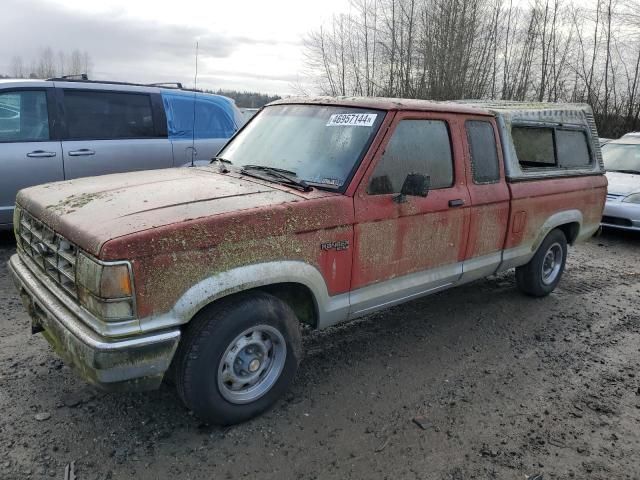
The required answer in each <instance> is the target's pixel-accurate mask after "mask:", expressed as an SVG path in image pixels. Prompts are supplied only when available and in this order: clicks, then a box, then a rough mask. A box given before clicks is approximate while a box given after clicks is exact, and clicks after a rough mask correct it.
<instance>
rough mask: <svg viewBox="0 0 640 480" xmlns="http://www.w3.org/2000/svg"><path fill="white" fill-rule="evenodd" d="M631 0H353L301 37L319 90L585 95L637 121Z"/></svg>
mask: <svg viewBox="0 0 640 480" xmlns="http://www.w3.org/2000/svg"><path fill="white" fill-rule="evenodd" d="M638 12H640V2H638V0H593V1H591V0H586V1H582V2H580V3H578V1H575V2H573V1H572V0H564V1H563V0H531V2H529V3H528V4H526V5H525V4H523V3H522V2H514V1H513V0H352V8H351V13H349V14H343V15H339V16H336V17H334V18H333V20H332V21H331V22H330V23H329V24H327V25H323V26H322V27H320V28H319V29H318V30H316V31H314V32H312V33H311V34H310V35H309V36H308V38H307V40H306V45H305V47H306V55H307V61H308V66H309V67H310V69H311V71H312V75H313V77H314V78H315V80H316V81H317V86H318V88H319V89H320V90H321V91H322V92H323V93H324V94H327V95H366V96H389V97H408V98H424V99H433V100H450V99H465V98H469V99H471V98H473V99H486V98H492V99H502V100H527V101H551V102H558V101H562V102H586V103H589V104H590V105H591V106H592V107H593V109H594V112H595V114H596V120H597V122H598V126H599V130H600V134H601V135H603V136H614V137H615V136H619V135H620V134H622V133H624V132H626V131H629V130H640V121H639V116H640V93H639V90H640V13H638Z"/></svg>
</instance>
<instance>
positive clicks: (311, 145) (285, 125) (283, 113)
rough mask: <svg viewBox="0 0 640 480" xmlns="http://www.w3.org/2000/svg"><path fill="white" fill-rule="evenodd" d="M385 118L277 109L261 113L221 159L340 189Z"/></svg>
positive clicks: (363, 112) (347, 111)
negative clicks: (286, 172) (273, 169)
mask: <svg viewBox="0 0 640 480" xmlns="http://www.w3.org/2000/svg"><path fill="white" fill-rule="evenodd" d="M384 115H385V112H383V111H380V110H369V109H362V108H348V107H338V106H322V105H274V106H272V107H267V108H266V109H264V110H263V111H262V112H260V113H259V114H258V115H257V116H256V117H255V118H254V119H253V120H252V121H251V123H249V125H247V126H246V127H245V128H244V130H242V131H241V132H240V133H239V134H238V135H236V136H235V137H234V138H233V140H232V141H231V142H230V143H229V144H228V145H227V146H226V147H225V148H224V150H222V151H221V152H220V153H219V156H220V157H221V158H224V159H225V160H228V161H230V162H231V163H233V165H234V166H237V167H244V166H245V165H251V166H253V167H254V168H255V166H261V167H270V168H273V167H275V168H278V169H282V170H287V171H289V172H293V173H295V175H296V176H297V177H298V179H300V180H304V181H306V182H307V183H309V184H310V185H315V186H319V187H326V188H332V189H341V188H342V187H343V186H344V185H345V184H346V183H347V182H348V181H349V179H350V176H351V174H352V173H353V171H354V170H355V168H356V167H357V165H358V164H359V163H360V160H361V159H362V157H363V155H364V154H365V153H366V151H367V149H368V148H369V145H370V144H371V142H372V140H373V138H374V136H375V134H376V132H377V131H378V128H379V127H380V123H382V120H383V117H384Z"/></svg>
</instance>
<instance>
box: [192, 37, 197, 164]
mask: <svg viewBox="0 0 640 480" xmlns="http://www.w3.org/2000/svg"><path fill="white" fill-rule="evenodd" d="M198 43H199V42H198V41H196V73H195V75H194V77H193V123H192V124H191V166H192V167H193V166H194V163H195V156H196V93H197V91H198Z"/></svg>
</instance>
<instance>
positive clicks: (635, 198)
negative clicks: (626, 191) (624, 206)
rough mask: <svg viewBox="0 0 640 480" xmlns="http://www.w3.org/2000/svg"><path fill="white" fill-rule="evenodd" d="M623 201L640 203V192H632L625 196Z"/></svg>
mask: <svg viewBox="0 0 640 480" xmlns="http://www.w3.org/2000/svg"><path fill="white" fill-rule="evenodd" d="M622 201H623V202H626V203H640V193H632V194H631V195H628V196H626V197H624V199H623V200H622Z"/></svg>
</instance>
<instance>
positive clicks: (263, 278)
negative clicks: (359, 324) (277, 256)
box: [140, 260, 349, 332]
mask: <svg viewBox="0 0 640 480" xmlns="http://www.w3.org/2000/svg"><path fill="white" fill-rule="evenodd" d="M279 283H296V284H300V285H304V286H305V287H307V288H308V289H309V290H310V291H311V293H312V295H313V298H314V301H315V304H316V308H317V312H318V325H319V326H320V327H322V326H323V325H331V324H333V323H336V322H337V321H340V320H341V319H343V318H346V316H347V314H348V310H349V295H348V294H342V295H336V296H333V297H330V296H329V292H328V290H327V285H326V283H325V281H324V278H323V277H322V274H321V273H320V271H319V270H318V269H317V268H316V267H314V266H312V265H309V264H308V263H305V262H301V261H288V260H287V261H277V262H266V263H259V264H254V265H246V266H243V267H237V268H233V269H231V270H228V271H225V272H220V273H217V274H215V275H213V276H211V277H208V278H205V279H204V280H202V281H200V282H198V283H196V284H195V285H193V286H192V287H191V288H189V289H188V290H187V291H186V292H185V293H184V294H183V295H182V296H181V297H180V298H179V299H178V301H177V302H176V303H175V304H174V306H173V307H172V308H171V310H170V311H169V312H166V313H163V314H160V315H153V316H151V317H147V318H143V319H140V328H141V329H142V331H143V332H149V331H153V330H159V329H163V328H168V327H172V326H175V325H182V324H185V323H188V322H189V321H190V320H191V319H192V318H193V317H194V315H195V314H196V313H198V312H199V311H200V310H201V309H202V308H204V307H205V306H207V305H209V304H210V303H212V302H214V301H216V300H219V299H221V298H223V297H226V296H228V295H232V294H234V293H239V292H243V291H246V290H251V289H252V288H257V287H263V286H266V285H275V284H279Z"/></svg>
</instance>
